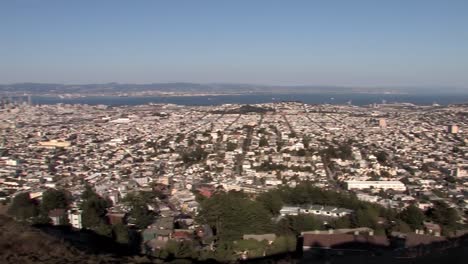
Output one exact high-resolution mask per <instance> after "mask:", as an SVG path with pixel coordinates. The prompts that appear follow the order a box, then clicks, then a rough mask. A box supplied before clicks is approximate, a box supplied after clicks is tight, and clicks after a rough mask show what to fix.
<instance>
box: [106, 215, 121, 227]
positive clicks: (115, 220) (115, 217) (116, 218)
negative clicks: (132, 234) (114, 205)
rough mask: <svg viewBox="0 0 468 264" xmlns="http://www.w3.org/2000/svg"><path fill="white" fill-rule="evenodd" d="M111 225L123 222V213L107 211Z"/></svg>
mask: <svg viewBox="0 0 468 264" xmlns="http://www.w3.org/2000/svg"><path fill="white" fill-rule="evenodd" d="M106 216H107V219H109V223H110V224H111V225H116V224H123V223H124V222H125V216H126V214H125V213H118V212H109V213H107V214H106Z"/></svg>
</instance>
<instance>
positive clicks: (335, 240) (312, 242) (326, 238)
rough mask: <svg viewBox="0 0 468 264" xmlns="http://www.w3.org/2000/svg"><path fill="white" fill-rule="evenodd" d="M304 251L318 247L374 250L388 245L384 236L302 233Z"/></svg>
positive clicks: (388, 242)
mask: <svg viewBox="0 0 468 264" xmlns="http://www.w3.org/2000/svg"><path fill="white" fill-rule="evenodd" d="M302 239H303V246H302V249H303V250H304V251H307V250H310V249H314V248H318V249H342V250H344V249H361V250H375V249H379V248H385V247H388V246H390V241H389V240H388V238H387V237H386V236H374V235H355V234H310V233H306V234H303V235H302Z"/></svg>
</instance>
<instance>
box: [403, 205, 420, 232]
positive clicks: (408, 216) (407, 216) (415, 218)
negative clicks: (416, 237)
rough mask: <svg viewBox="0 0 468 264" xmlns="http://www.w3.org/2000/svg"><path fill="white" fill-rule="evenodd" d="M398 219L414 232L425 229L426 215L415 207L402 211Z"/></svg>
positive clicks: (411, 206)
mask: <svg viewBox="0 0 468 264" xmlns="http://www.w3.org/2000/svg"><path fill="white" fill-rule="evenodd" d="M398 218H400V219H401V220H402V221H404V222H405V223H407V224H408V226H409V227H411V228H412V229H413V230H416V229H421V228H422V227H423V222H424V213H423V212H422V211H421V209H419V208H418V207H416V206H414V205H410V206H408V207H406V208H405V209H404V210H403V211H401V213H400V214H399V215H398Z"/></svg>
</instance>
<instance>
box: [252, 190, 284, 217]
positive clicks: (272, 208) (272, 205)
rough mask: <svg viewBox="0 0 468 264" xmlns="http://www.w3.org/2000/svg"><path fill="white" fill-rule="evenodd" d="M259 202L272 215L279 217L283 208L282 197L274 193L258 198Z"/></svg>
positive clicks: (267, 193) (266, 193) (264, 194)
mask: <svg viewBox="0 0 468 264" xmlns="http://www.w3.org/2000/svg"><path fill="white" fill-rule="evenodd" d="M257 201H258V202H260V203H261V204H262V205H263V207H264V208H265V209H267V210H268V212H270V213H271V214H272V215H278V214H279V211H280V210H281V208H282V207H283V201H282V200H281V196H280V195H279V194H278V193H277V192H274V191H271V192H264V193H262V194H260V195H259V196H258V197H257Z"/></svg>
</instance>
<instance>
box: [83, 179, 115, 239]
mask: <svg viewBox="0 0 468 264" xmlns="http://www.w3.org/2000/svg"><path fill="white" fill-rule="evenodd" d="M81 197H82V198H83V201H82V203H81V205H80V208H81V210H82V211H83V212H82V222H83V227H84V228H89V229H93V230H95V231H97V229H98V228H99V230H100V231H102V232H101V233H103V234H109V233H110V232H109V231H108V229H107V228H104V227H103V225H107V218H106V214H107V208H108V207H109V203H108V201H106V200H105V199H103V198H102V197H100V196H99V195H98V194H97V193H96V192H94V190H93V189H92V188H91V187H90V186H86V187H85V191H84V192H83V194H82V196H81Z"/></svg>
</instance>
